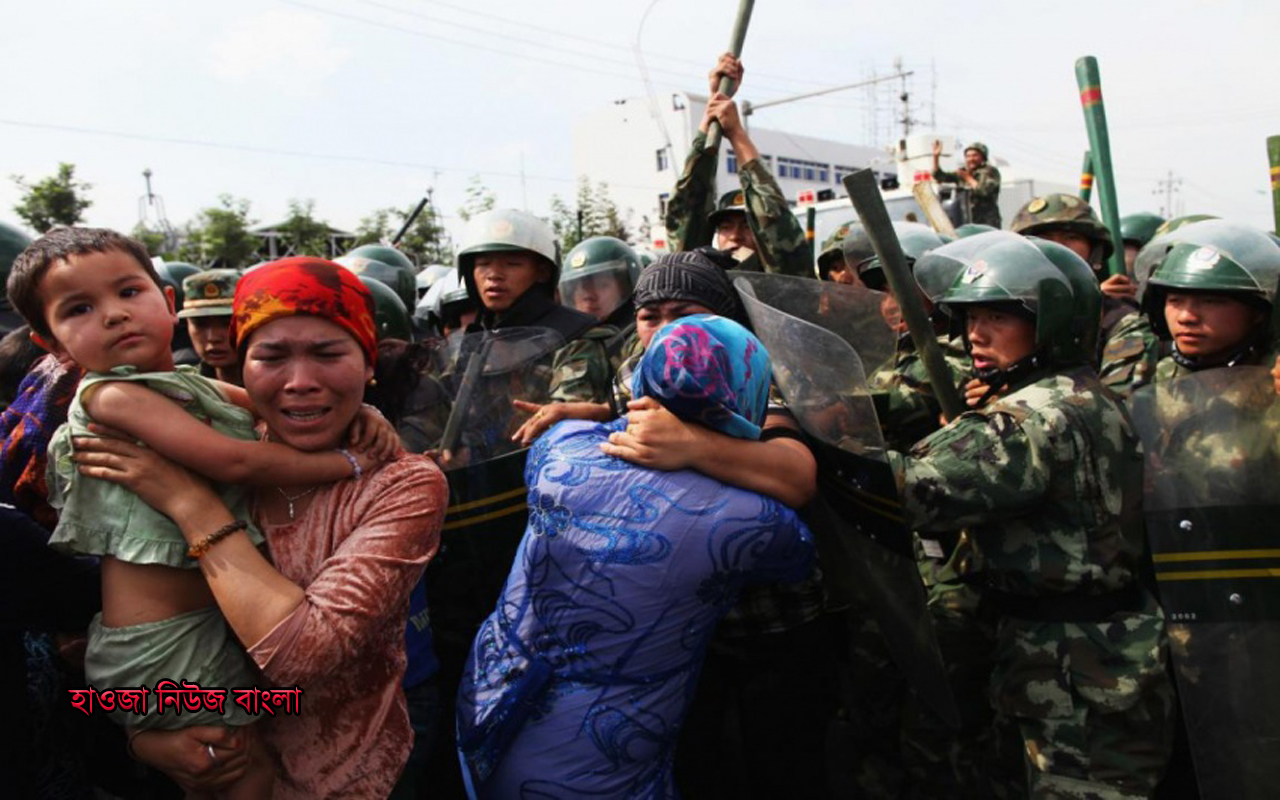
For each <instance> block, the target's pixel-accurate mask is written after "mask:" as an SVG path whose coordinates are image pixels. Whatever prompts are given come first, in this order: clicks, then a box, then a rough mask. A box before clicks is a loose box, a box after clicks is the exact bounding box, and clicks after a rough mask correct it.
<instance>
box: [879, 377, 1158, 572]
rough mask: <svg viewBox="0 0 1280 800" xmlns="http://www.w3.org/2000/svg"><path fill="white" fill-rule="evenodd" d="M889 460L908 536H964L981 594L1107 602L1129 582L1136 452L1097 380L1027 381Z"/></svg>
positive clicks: (1136, 545)
mask: <svg viewBox="0 0 1280 800" xmlns="http://www.w3.org/2000/svg"><path fill="white" fill-rule="evenodd" d="M889 456H890V463H891V464H892V466H893V467H894V469H895V471H896V473H897V475H898V479H899V485H900V486H901V487H902V496H903V505H904V509H905V511H906V515H907V521H908V524H910V525H911V526H912V527H913V528H914V529H916V530H919V531H922V532H927V531H932V530H937V531H945V530H957V529H960V528H964V527H968V529H969V532H970V535H971V536H972V539H973V545H974V548H975V558H974V562H973V563H974V568H975V570H976V571H977V572H980V573H981V576H982V579H983V580H982V582H983V583H984V584H985V585H987V586H990V587H992V588H995V589H999V590H1001V591H1005V592H1011V593H1015V594H1021V595H1031V596H1035V595H1047V594H1053V593H1063V592H1075V591H1079V592H1082V593H1085V594H1101V593H1105V592H1109V591H1113V590H1116V589H1120V588H1123V587H1125V586H1127V585H1128V584H1130V583H1131V582H1132V581H1133V580H1134V574H1133V569H1134V565H1135V563H1136V560H1137V558H1138V555H1139V554H1140V553H1141V551H1142V542H1141V541H1140V538H1141V533H1140V531H1141V527H1140V519H1138V518H1137V515H1136V509H1137V503H1138V501H1139V499H1140V496H1141V494H1140V493H1141V483H1140V481H1141V466H1142V465H1141V461H1140V458H1139V448H1138V443H1137V439H1136V437H1135V435H1134V433H1133V430H1132V427H1131V423H1130V422H1129V419H1128V417H1127V415H1126V414H1125V412H1124V410H1123V408H1122V407H1121V406H1120V404H1119V401H1118V400H1116V399H1115V398H1114V397H1112V396H1111V395H1110V394H1109V393H1107V392H1106V391H1104V390H1103V388H1102V385H1101V383H1100V382H1099V381H1098V379H1097V376H1096V375H1095V374H1094V372H1093V370H1092V369H1090V368H1088V367H1081V368H1076V369H1072V370H1067V371H1064V372H1062V373H1059V374H1044V373H1040V374H1039V377H1036V376H1032V378H1031V379H1030V380H1029V381H1027V382H1024V383H1023V384H1021V385H1020V386H1018V387H1015V388H1014V389H1013V390H1012V391H1011V392H1010V393H1009V394H1008V395H1006V396H1002V397H999V398H997V399H996V400H995V401H994V402H992V403H990V404H989V405H987V406H985V407H983V408H981V409H976V410H972V411H968V412H965V413H964V414H962V415H961V416H959V417H957V418H956V419H955V420H954V421H953V422H952V423H951V424H950V425H948V426H946V427H945V428H943V429H942V430H940V431H938V432H937V433H934V434H933V435H931V436H929V437H928V438H927V439H925V440H924V441H922V442H919V443H918V444H917V445H916V446H915V447H913V448H912V449H911V451H910V452H909V453H906V454H900V453H897V452H890V454H889Z"/></svg>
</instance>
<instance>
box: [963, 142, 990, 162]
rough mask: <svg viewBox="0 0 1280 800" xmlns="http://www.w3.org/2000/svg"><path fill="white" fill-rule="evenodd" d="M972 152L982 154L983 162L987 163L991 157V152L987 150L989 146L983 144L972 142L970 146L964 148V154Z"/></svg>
mask: <svg viewBox="0 0 1280 800" xmlns="http://www.w3.org/2000/svg"><path fill="white" fill-rule="evenodd" d="M970 150H977V151H978V152H979V153H981V154H982V160H983V161H986V160H987V159H989V158H990V157H991V154H990V151H988V150H987V146H986V145H985V144H983V143H982V142H970V143H969V144H967V145H965V146H964V152H966V153H967V152H969V151H970Z"/></svg>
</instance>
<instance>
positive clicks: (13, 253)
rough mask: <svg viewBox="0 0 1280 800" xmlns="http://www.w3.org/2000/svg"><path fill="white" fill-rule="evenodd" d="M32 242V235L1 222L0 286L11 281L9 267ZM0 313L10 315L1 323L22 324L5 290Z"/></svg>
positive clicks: (8, 324)
mask: <svg viewBox="0 0 1280 800" xmlns="http://www.w3.org/2000/svg"><path fill="white" fill-rule="evenodd" d="M30 244H31V237H30V236H28V235H26V234H25V233H23V232H22V231H20V230H18V229H17V228H15V227H13V226H12V225H8V224H6V223H3V222H0V286H4V285H6V284H7V283H8V282H9V268H10V267H12V266H13V260H14V259H15V258H17V257H18V254H19V253H21V252H22V251H23V250H26V249H27V246H28V245H30ZM0 314H4V315H5V316H7V317H9V319H7V320H3V321H0V325H3V326H10V324H12V327H17V326H18V325H20V324H21V321H20V320H19V319H18V317H17V313H16V312H14V311H13V309H12V308H10V306H9V297H8V295H6V294H5V293H4V292H0Z"/></svg>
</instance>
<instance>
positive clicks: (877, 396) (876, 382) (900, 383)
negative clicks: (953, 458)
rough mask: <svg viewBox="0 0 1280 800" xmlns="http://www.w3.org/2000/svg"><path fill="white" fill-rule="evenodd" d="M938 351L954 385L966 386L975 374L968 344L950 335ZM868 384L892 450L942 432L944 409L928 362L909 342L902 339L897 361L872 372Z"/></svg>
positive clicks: (943, 338) (886, 441) (877, 414)
mask: <svg viewBox="0 0 1280 800" xmlns="http://www.w3.org/2000/svg"><path fill="white" fill-rule="evenodd" d="M938 348H939V349H940V350H941V351H942V356H943V359H944V360H945V361H946V363H947V369H948V372H949V373H950V375H951V381H952V385H953V386H956V387H961V386H963V385H964V384H965V383H967V382H968V381H969V378H970V377H972V371H973V362H972V360H971V359H970V358H969V354H968V353H966V352H965V350H964V343H963V342H961V341H960V340H959V339H953V338H952V337H950V336H939V337H938ZM867 383H868V384H869V385H870V387H871V397H872V399H873V400H874V401H875V404H876V416H877V417H878V418H879V420H880V427H881V428H882V429H883V430H884V438H885V443H886V444H887V445H888V446H889V447H890V448H891V449H894V450H906V449H907V448H909V447H910V446H911V445H913V444H915V443H916V442H918V441H920V440H921V439H923V438H924V437H925V436H928V435H929V434H930V433H933V432H934V431H935V430H937V429H938V424H939V423H938V416H939V415H940V414H941V413H942V409H941V407H939V405H938V401H937V398H936V397H935V396H934V393H933V384H932V382H931V381H930V379H929V373H928V370H926V369H925V367H924V361H923V360H922V359H921V358H920V353H919V352H918V351H917V350H916V349H915V348H914V347H911V346H910V342H909V341H902V340H900V341H899V345H898V352H897V353H895V354H894V356H893V362H892V363H891V364H885V365H884V366H882V367H881V368H880V369H878V370H876V371H875V372H874V373H872V374H871V376H870V377H869V378H868V379H867Z"/></svg>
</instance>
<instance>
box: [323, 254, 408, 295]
mask: <svg viewBox="0 0 1280 800" xmlns="http://www.w3.org/2000/svg"><path fill="white" fill-rule="evenodd" d="M373 246H374V245H366V247H373ZM360 249H363V248H359V247H357V248H356V250H360ZM384 249H390V248H384ZM333 263H335V264H339V265H341V266H344V267H346V268H347V269H349V270H351V271H352V272H354V273H355V274H357V275H361V276H364V277H366V278H373V279H374V280H378V281H382V282H383V283H385V284H386V285H387V286H388V287H390V288H391V290H392V291H393V292H395V293H396V296H397V297H399V298H400V302H401V304H403V305H404V307H405V308H410V307H412V306H413V305H414V304H415V303H417V302H418V286H417V282H416V281H415V280H414V277H413V271H412V268H409V269H406V268H404V267H401V266H396V265H395V264H391V263H389V262H386V261H379V260H377V259H374V258H370V257H369V256H361V255H356V254H355V250H352V251H351V252H350V253H347V254H346V255H345V256H342V257H341V258H335V259H334V260H333Z"/></svg>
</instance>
